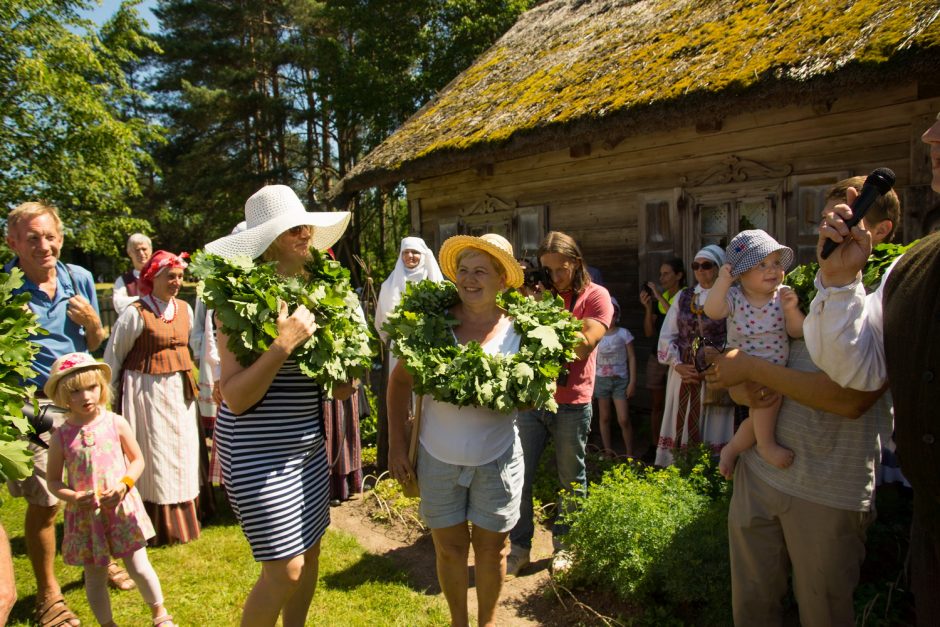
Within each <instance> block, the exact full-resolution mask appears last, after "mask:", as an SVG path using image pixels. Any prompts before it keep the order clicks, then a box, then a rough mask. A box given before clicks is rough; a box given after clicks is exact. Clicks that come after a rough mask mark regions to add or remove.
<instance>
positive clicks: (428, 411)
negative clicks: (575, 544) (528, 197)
mask: <svg viewBox="0 0 940 627" xmlns="http://www.w3.org/2000/svg"><path fill="white" fill-rule="evenodd" d="M440 261H441V269H442V270H443V272H444V275H445V276H446V277H447V278H449V279H451V280H453V281H454V283H455V284H456V286H457V294H458V297H459V302H458V303H457V304H456V305H455V306H454V307H453V308H452V309H451V310H450V314H451V315H452V316H453V317H454V318H456V319H457V321H458V324H457V326H455V327H453V334H454V337H455V339H456V341H457V342H459V343H460V344H463V345H466V344H468V343H470V342H477V343H479V344H480V345H481V346H482V349H483V351H484V353H487V354H491V355H492V354H504V355H512V354H515V353H516V352H518V351H519V345H520V339H521V338H520V335H519V333H518V332H517V331H516V330H515V328H514V325H513V321H512V319H510V318H509V316H508V315H507V313H506V311H504V310H503V309H502V308H500V306H499V305H498V304H497V300H496V297H497V295H498V294H499V293H500V292H502V291H503V290H505V289H507V288H517V287H519V286H521V285H522V279H523V276H522V269H521V268H520V267H519V264H518V263H517V262H516V260H515V258H514V257H513V254H512V246H511V245H510V244H509V242H507V241H506V240H505V238H503V237H501V236H499V235H494V234H487V235H483V236H480V237H471V236H468V235H457V236H454V237H451V238H450V239H448V240H447V241H445V242H444V245H443V246H442V247H441V252H440ZM413 387H414V381H413V378H412V376H411V374H410V373H409V372H408V371H407V370H406V369H405V364H404V363H403V362H399V363H398V365H397V366H396V368H395V370H393V371H392V374H391V376H390V379H389V388H388V413H389V472H390V473H391V475H392V477H394V478H396V479H398V480H401V481H406V480H408V479H410V478H411V476H412V473H414V472H415V470H414V469H413V468H412V467H411V464H410V462H409V460H408V442H407V438H406V436H405V420H406V417H407V415H408V408H409V404H410V401H411V393H412V389H413ZM516 415H517V412H512V413H509V414H505V413H497V412H495V411H492V410H490V409H485V408H481V407H466V406H465V407H457V406H455V405H451V404H449V403H443V402H438V401H436V400H434V399H433V398H431V397H426V398H425V399H424V401H423V411H422V416H421V426H420V429H421V431H420V442H421V446H420V449H419V452H418V468H417V472H418V485H419V487H420V491H421V515H422V516H423V517H424V519H425V520H426V522H427V524H428V526H429V527H430V528H431V535H432V537H433V539H434V550H435V553H436V555H437V576H438V581H439V582H440V584H441V590H442V591H443V592H444V596H445V598H446V599H447V604H448V606H449V608H450V614H451V624H452V625H466V624H467V620H468V618H467V586H468V583H469V582H468V570H467V557H468V554H469V548H470V545H471V544H472V545H473V553H474V560H475V577H476V589H477V602H478V609H477V616H478V618H479V624H480V625H492V624H495V619H494V616H495V613H496V603H497V601H498V600H499V594H500V590H501V588H502V581H503V576H504V574H505V567H506V559H505V546H506V538H507V536H508V535H509V530H510V529H512V527H513V525H515V523H516V521H517V520H518V518H519V502H520V497H521V496H522V481H523V474H524V473H523V462H522V445H521V443H520V442H519V435H518V431H517V429H516ZM471 522H472V523H473V525H472V527H471V526H470V525H469V523H471Z"/></svg>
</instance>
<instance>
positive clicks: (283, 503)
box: [215, 360, 330, 562]
mask: <svg viewBox="0 0 940 627" xmlns="http://www.w3.org/2000/svg"><path fill="white" fill-rule="evenodd" d="M321 407H322V405H321V399H320V388H319V386H318V385H316V384H315V383H314V382H312V381H311V380H310V379H309V378H308V377H306V376H305V375H304V374H303V373H302V372H301V371H300V368H299V367H298V366H297V364H296V363H295V362H293V361H290V360H288V361H287V362H285V363H284V365H283V366H282V367H281V370H280V371H279V372H278V373H277V375H276V376H275V378H274V381H273V382H272V383H271V386H270V387H269V388H268V391H267V392H266V393H265V395H264V398H263V399H261V402H260V403H258V404H257V405H255V406H254V407H252V408H251V409H249V410H248V411H247V412H245V413H244V414H242V415H240V416H236V415H235V414H233V413H232V412H231V411H230V410H229V408H228V405H227V404H225V403H222V407H221V408H220V409H219V415H218V418H217V419H216V425H215V443H216V445H217V446H218V452H219V461H220V462H221V466H222V477H223V480H224V484H225V491H226V493H227V494H228V497H229V501H230V502H231V504H232V509H233V510H234V511H235V515H236V516H237V517H238V521H239V523H240V524H241V527H242V531H244V533H245V536H246V537H247V538H248V543H249V544H250V545H251V552H252V554H253V555H254V558H255V560H257V561H259V562H260V561H267V560H276V559H284V558H288V557H293V556H295V555H299V554H301V553H303V552H304V551H306V550H307V549H309V548H311V547H312V546H313V545H314V544H316V543H317V541H319V539H320V538H321V537H322V536H323V534H324V533H325V532H326V528H327V526H328V525H329V524H330V506H329V499H330V487H329V468H328V465H327V461H326V447H325V446H324V440H323V418H322V412H321Z"/></svg>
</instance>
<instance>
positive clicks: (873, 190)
mask: <svg viewBox="0 0 940 627" xmlns="http://www.w3.org/2000/svg"><path fill="white" fill-rule="evenodd" d="M894 179H895V177H894V172H892V171H891V170H890V169H889V168H878V169H877V170H874V171H873V172H872V173H871V174H869V175H868V178H866V179H865V184H864V185H862V191H861V192H860V193H859V195H858V196H857V197H856V198H855V202H853V203H852V217H851V218H849V219H848V220H846V221H845V226H847V227H849V228H850V229H851V228H852V227H853V226H855V225H856V224H858V223H859V222H861V221H862V218H864V217H865V213H866V212H867V211H868V210H869V209H870V208H871V206H872V205H873V204H875V201H876V200H878V199H879V198H881V197H882V196H884V195H885V194H887V193H888V192H889V191H891V188H892V187H894ZM844 241H845V240H843V242H844ZM840 243H842V242H836V241H835V240H831V239H827V240H826V242H825V243H824V244H823V249H822V252H821V253H820V254H819V256H820V257H822V258H823V259H828V258H829V255H831V254H832V251H834V250H835V249H836V248H838V247H839V244H840Z"/></svg>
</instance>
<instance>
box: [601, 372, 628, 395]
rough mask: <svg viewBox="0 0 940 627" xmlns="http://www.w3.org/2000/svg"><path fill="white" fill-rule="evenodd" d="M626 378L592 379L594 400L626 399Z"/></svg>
mask: <svg viewBox="0 0 940 627" xmlns="http://www.w3.org/2000/svg"><path fill="white" fill-rule="evenodd" d="M629 382H630V380H629V379H627V378H626V377H594V398H627V384H628V383H629Z"/></svg>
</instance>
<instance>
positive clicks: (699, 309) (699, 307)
mask: <svg viewBox="0 0 940 627" xmlns="http://www.w3.org/2000/svg"><path fill="white" fill-rule="evenodd" d="M724 263H725V251H724V250H722V249H721V247H720V246H717V245H715V244H710V245H708V246H705V247H704V248H702V250H700V251H698V252H697V253H695V258H694V260H693V261H692V264H691V265H692V272H693V273H694V275H695V283H696V285H695V287H687V288H685V289H683V290H682V291H681V292H679V294H678V295H677V296H676V299H675V300H674V301H673V304H672V306H671V307H670V308H669V311H668V312H667V313H666V319H665V320H664V321H663V328H662V330H661V331H660V333H659V345H658V350H657V357H658V358H659V362H660V363H662V364H665V365H668V366H669V379H668V381H667V383H666V405H665V410H664V411H663V424H662V429H661V430H660V433H659V441H658V442H657V444H656V465H657V466H668V465H670V464H672V462H673V458H672V451H673V449H676V448H685V447H687V446H690V445H695V444H698V443H705V444H707V445H708V446H710V447H711V449H712V452H713V453H714V454H716V455H717V454H718V452H719V451H720V450H721V448H722V447H723V446H724V445H725V444H727V443H728V441H729V440H730V439H731V436H732V435H733V433H734V405H730V404H727V403H725V404H717V403H716V404H707V403H706V395H705V392H706V389H705V377H704V373H703V372H702V368H703V365H704V364H702V363H701V359H699V360H698V361H699V363H698V364H697V363H696V357H701V356H702V355H701V354H700V353H701V352H702V351H703V350H704V348H705V347H706V346H712V347H715V348H719V349H720V348H723V347H724V343H725V333H726V326H727V325H726V324H725V322H724V321H723V320H712V319H711V318H709V317H708V316H706V315H705V310H704V307H705V299H706V298H707V297H708V292H709V290H710V289H711V288H712V286H713V285H714V284H715V279H717V278H718V269H719V268H721V266H722V265H723V264H724ZM697 338H703V339H700V340H698V341H696V339H697ZM723 403H724V401H723Z"/></svg>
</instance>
